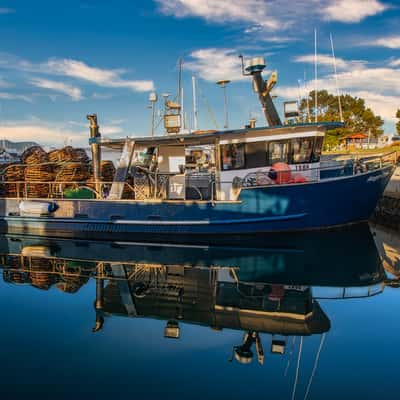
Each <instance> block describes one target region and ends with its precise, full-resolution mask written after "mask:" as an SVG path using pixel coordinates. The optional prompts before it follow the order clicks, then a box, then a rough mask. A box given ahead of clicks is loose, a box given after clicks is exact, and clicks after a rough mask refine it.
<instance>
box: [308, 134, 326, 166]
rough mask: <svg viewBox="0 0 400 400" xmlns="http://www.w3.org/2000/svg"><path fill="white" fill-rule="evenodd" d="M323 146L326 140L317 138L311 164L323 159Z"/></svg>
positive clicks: (320, 137)
mask: <svg viewBox="0 0 400 400" xmlns="http://www.w3.org/2000/svg"><path fill="white" fill-rule="evenodd" d="M323 144H324V138H323V137H322V136H318V137H316V138H315V142H314V151H313V153H312V157H311V162H319V160H320V158H321V152H322V145H323Z"/></svg>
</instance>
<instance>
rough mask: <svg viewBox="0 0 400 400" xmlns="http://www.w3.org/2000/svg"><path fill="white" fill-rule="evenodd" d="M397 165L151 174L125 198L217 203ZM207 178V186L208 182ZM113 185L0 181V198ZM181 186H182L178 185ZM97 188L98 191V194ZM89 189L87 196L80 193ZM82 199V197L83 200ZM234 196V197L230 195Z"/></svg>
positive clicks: (375, 161)
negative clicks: (226, 176)
mask: <svg viewBox="0 0 400 400" xmlns="http://www.w3.org/2000/svg"><path fill="white" fill-rule="evenodd" d="M396 162H397V153H396V152H392V153H388V154H385V155H382V156H372V157H363V158H358V159H351V160H346V161H343V162H339V163H335V164H334V165H329V166H320V167H317V168H307V169H304V170H298V171H296V170H292V169H290V170H279V171H276V177H275V178H274V179H272V178H271V175H270V173H269V171H259V172H253V173H249V174H247V175H246V176H245V177H244V178H239V177H236V178H234V179H233V180H232V181H229V182H228V181H222V180H220V179H217V178H216V177H215V175H214V174H208V175H205V176H203V178H204V179H203V182H202V184H201V185H200V184H198V185H197V184H196V179H193V177H194V176H192V177H191V178H189V179H188V177H190V174H178V173H160V172H148V173H143V174H141V175H140V176H139V177H135V180H134V182H133V181H131V182H125V183H124V191H123V196H122V199H135V200H152V199H153V200H159V199H161V200H207V201H214V200H218V196H217V195H216V193H217V191H218V189H219V188H221V187H222V186H224V185H225V186H229V188H231V190H232V192H233V197H237V196H238V194H239V193H240V191H241V189H242V188H249V187H256V186H266V185H269V184H274V185H277V184H278V185H279V184H295V183H305V182H313V181H321V180H324V179H331V178H338V177H343V176H352V175H356V174H360V173H364V172H367V171H373V170H376V169H379V168H383V167H385V166H389V165H394V164H395V163H396ZM177 176H180V177H181V178H182V181H181V184H182V188H181V189H182V193H181V194H180V195H178V196H175V197H172V196H171V187H170V186H171V183H173V182H172V179H173V177H177ZM207 178H208V181H207V182H206V183H204V182H205V179H207ZM112 183H113V182H110V181H107V182H104V181H100V182H97V185H96V184H95V182H94V181H93V178H92V179H91V180H90V181H51V182H49V181H39V180H38V181H29V182H28V181H0V197H12V198H17V199H27V198H55V199H64V198H68V199H71V198H75V199H79V198H81V199H84V198H98V199H107V197H108V194H109V192H110V189H111V186H112ZM178 185H179V184H178ZM95 188H99V191H98V192H97V191H96V189H95ZM83 189H86V190H87V192H86V193H82V192H81V193H79V192H80V191H82V190H83ZM80 196H83V197H80ZM231 197H232V196H231Z"/></svg>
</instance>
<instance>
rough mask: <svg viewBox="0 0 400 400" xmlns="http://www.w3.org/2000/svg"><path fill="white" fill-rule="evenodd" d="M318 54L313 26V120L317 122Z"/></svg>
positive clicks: (315, 32) (315, 30) (315, 31)
mask: <svg viewBox="0 0 400 400" xmlns="http://www.w3.org/2000/svg"><path fill="white" fill-rule="evenodd" d="M317 57H318V55H317V28H314V77H315V82H314V85H315V88H314V103H315V105H314V108H315V110H314V117H315V122H318V66H317V65H318V58H317Z"/></svg>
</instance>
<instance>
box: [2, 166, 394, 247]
mask: <svg viewBox="0 0 400 400" xmlns="http://www.w3.org/2000/svg"><path fill="white" fill-rule="evenodd" d="M392 173H393V167H392V166H388V167H385V168H382V169H379V170H375V171H370V172H367V173H363V174H359V175H354V176H349V177H342V178H337V179H327V180H324V181H320V182H316V183H304V184H288V185H279V186H278V185H271V186H265V187H253V188H244V189H242V191H241V193H240V196H239V199H238V201H237V202H215V203H211V202H172V201H171V202H129V201H97V200H60V201H57V203H58V204H59V206H60V211H59V212H58V214H57V212H56V213H55V215H54V216H52V217H29V216H24V217H22V216H19V215H13V213H10V212H9V211H8V209H7V207H10V204H11V205H12V202H11V201H10V200H9V199H6V200H2V201H3V203H2V204H1V206H2V208H3V209H4V214H3V215H4V217H3V219H2V225H3V226H2V228H3V229H2V230H3V231H7V232H9V233H24V234H36V235H37V234H39V235H43V236H58V237H77V238H84V239H111V238H113V239H115V240H119V239H121V240H137V239H138V238H139V239H140V240H152V241H154V240H164V241H165V240H166V241H170V242H173V241H175V242H189V241H192V240H194V239H195V240H199V239H200V240H201V241H208V240H210V241H212V240H214V239H213V238H211V236H213V237H217V238H218V237H219V238H225V239H226V238H227V237H230V238H234V237H239V238H240V237H242V236H248V235H257V234H261V233H275V232H293V231H304V230H312V229H329V228H334V227H337V226H342V225H347V224H351V223H356V222H360V221H364V220H367V219H368V218H369V217H370V216H371V214H372V212H373V211H374V209H375V207H376V204H377V202H378V200H379V198H380V197H381V196H382V194H383V191H384V189H385V187H386V185H387V183H388V181H389V180H390V177H391V175H392ZM64 209H68V210H71V209H72V210H73V212H74V215H75V218H73V217H65V216H63V214H62V211H63V210H64ZM10 214H11V215H10Z"/></svg>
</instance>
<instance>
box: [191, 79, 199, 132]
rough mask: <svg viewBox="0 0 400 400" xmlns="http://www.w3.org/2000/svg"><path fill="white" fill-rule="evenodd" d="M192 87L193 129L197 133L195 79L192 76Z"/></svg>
mask: <svg viewBox="0 0 400 400" xmlns="http://www.w3.org/2000/svg"><path fill="white" fill-rule="evenodd" d="M192 87H193V124H194V126H193V129H194V130H195V131H197V130H198V129H199V121H198V114H197V93H196V77H195V76H192Z"/></svg>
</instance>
